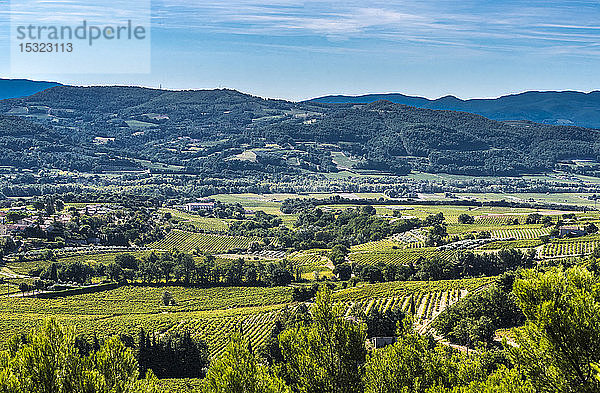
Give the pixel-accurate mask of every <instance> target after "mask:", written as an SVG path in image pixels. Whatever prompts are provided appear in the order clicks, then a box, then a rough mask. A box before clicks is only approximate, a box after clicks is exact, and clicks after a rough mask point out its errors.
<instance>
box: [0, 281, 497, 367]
mask: <svg viewBox="0 0 600 393" xmlns="http://www.w3.org/2000/svg"><path fill="white" fill-rule="evenodd" d="M488 283H489V279H472V280H451V281H439V282H406V283H402V282H395V283H382V284H364V285H361V286H359V287H355V288H348V289H343V290H339V291H336V292H335V295H334V296H335V300H336V301H337V302H339V303H340V304H344V305H345V306H344V307H346V308H347V309H349V308H350V307H363V310H364V311H368V309H369V308H371V307H377V308H379V309H381V310H384V309H387V308H390V307H401V308H402V309H404V310H407V307H408V304H409V299H410V298H411V297H412V299H413V301H414V303H415V306H416V308H417V319H418V321H420V322H423V321H425V320H427V319H430V318H432V317H433V316H434V315H437V313H439V312H440V311H441V310H442V309H443V308H445V307H446V306H447V305H449V304H452V303H453V302H455V301H457V300H458V299H460V298H462V297H464V296H466V295H467V294H468V293H469V291H473V290H477V289H478V288H481V287H482V286H484V285H486V284H488ZM165 290H168V291H169V292H170V293H171V294H172V296H173V298H174V299H175V302H176V304H175V305H173V306H164V305H163V304H162V301H161V297H162V294H163V293H164V291H165ZM291 300H292V299H291V289H290V288H287V287H279V288H242V287H234V288H207V289H201V288H183V287H167V288H159V287H139V286H124V287H120V288H117V289H114V290H110V291H105V292H98V293H92V294H84V295H73V296H69V297H66V298H59V299H35V298H10V299H9V298H2V299H0V305H1V306H2V310H3V311H2V318H0V328H2V329H3V331H4V332H5V334H3V336H2V339H0V347H3V348H5V347H6V345H7V340H8V339H9V337H10V336H11V335H13V334H20V333H22V332H24V331H26V330H28V329H30V328H31V327H33V326H35V325H36V324H37V323H39V322H40V321H42V320H44V319H47V318H54V319H56V320H58V321H60V322H61V323H64V324H66V325H69V326H73V327H74V328H75V329H76V331H77V332H79V333H85V334H88V335H91V334H96V335H97V336H98V337H106V336H107V335H112V334H117V333H124V332H125V333H127V334H129V335H132V336H134V337H135V335H136V334H137V332H138V331H139V329H140V328H141V327H143V328H144V329H145V330H147V331H156V332H160V333H167V332H170V331H189V332H190V333H192V335H193V336H194V337H198V338H202V339H203V340H205V341H206V342H207V343H208V345H209V351H210V354H211V356H212V357H215V356H218V354H219V353H220V352H221V351H222V350H223V349H224V347H225V345H226V344H227V341H228V338H229V336H230V335H231V334H232V333H233V332H235V331H240V330H241V331H242V333H243V334H244V335H245V336H246V337H248V338H249V340H250V342H251V343H252V344H253V346H254V345H256V346H259V345H260V344H261V343H262V342H263V341H264V340H265V338H266V337H267V335H268V334H269V332H270V330H271V328H272V326H273V323H274V322H275V320H276V318H277V315H278V314H279V313H280V312H281V311H282V310H283V309H284V308H286V307H294V303H293V302H292V301H291Z"/></svg>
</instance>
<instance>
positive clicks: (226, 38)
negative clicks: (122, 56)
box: [0, 0, 600, 100]
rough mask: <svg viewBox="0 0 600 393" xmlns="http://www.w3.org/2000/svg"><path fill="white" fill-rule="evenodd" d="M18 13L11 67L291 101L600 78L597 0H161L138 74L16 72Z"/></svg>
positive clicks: (547, 86)
mask: <svg viewBox="0 0 600 393" xmlns="http://www.w3.org/2000/svg"><path fill="white" fill-rule="evenodd" d="M15 1H16V0H15ZM36 1H37V0H36ZM40 2H41V3H42V1H40ZM43 3H45V4H48V3H63V4H64V3H69V4H71V5H73V6H78V7H80V8H81V9H82V10H84V11H83V12H84V13H85V8H86V7H90V6H93V4H92V3H94V1H93V0H92V1H81V0H57V1H54V0H44V1H43ZM115 4H118V2H115ZM115 7H116V6H115ZM90 10H91V9H90ZM107 11H108V12H112V11H115V12H116V9H115V10H107ZM31 12H32V14H35V12H36V10H35V9H32V10H31ZM90 12H97V10H96V11H90ZM9 15H10V7H9V3H8V2H6V1H2V0H0V18H1V20H2V22H0V23H1V24H0V53H4V54H6V56H4V55H2V56H0V75H2V76H3V77H29V78H35V79H51V80H59V81H61V82H64V83H73V84H136V85H144V86H153V87H158V86H159V85H162V86H163V87H166V88H173V89H184V88H194V89H195V88H215V87H229V88H235V89H238V90H242V91H245V92H249V93H253V94H256V95H260V96H265V97H277V98H287V99H293V100H299V99H305V98H310V97H314V96H319V95H324V94H339V93H341V94H365V93H376V92H377V93H381V92H401V93H405V94H412V95H421V96H426V97H430V98H436V97H440V96H444V95H447V94H453V95H456V96H458V97H461V98H472V97H495V96H499V95H503V94H509V93H516V92H521V91H525V90H581V91H591V90H598V89H600V72H599V71H598V70H600V2H598V1H556V0H545V1H540V0H529V1H516V0H515V1H501V0H498V1H473V0H463V1H456V0H454V1H448V0H430V1H411V2H408V1H394V0H389V1H352V0H351V1H296V0H267V1H261V2H259V1H253V0H231V1H214V0H195V1H190V0H155V1H153V2H152V73H150V74H131V75H125V74H122V75H119V74H114V75H98V74H90V75H85V74H84V75H68V74H67V75H53V74H36V75H23V74H20V73H19V72H11V70H10V66H9V65H10V64H9V61H8V53H9V50H8V32H9V22H8V20H9Z"/></svg>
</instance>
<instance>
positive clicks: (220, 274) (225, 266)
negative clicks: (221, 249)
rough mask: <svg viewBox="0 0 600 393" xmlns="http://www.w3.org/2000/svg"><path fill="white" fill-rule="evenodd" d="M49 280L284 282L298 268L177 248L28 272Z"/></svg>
mask: <svg viewBox="0 0 600 393" xmlns="http://www.w3.org/2000/svg"><path fill="white" fill-rule="evenodd" d="M29 274H30V275H31V276H34V277H39V278H40V279H42V280H46V281H49V282H77V283H80V284H84V283H86V282H89V281H90V280H91V279H92V278H93V277H104V276H106V277H108V278H109V279H110V280H112V281H117V282H134V281H137V282H143V283H148V284H151V283H170V282H176V283H178V284H181V285H201V286H213V285H228V286H241V285H248V286H285V285H288V284H290V283H291V282H292V280H294V279H295V278H298V277H299V270H298V268H297V267H296V266H295V265H294V264H293V263H292V262H290V261H288V260H281V261H277V262H268V263H265V262H262V261H246V260H244V259H243V258H238V259H231V260H223V261H217V259H216V258H215V257H214V256H213V255H211V254H202V255H200V256H198V257H196V258H194V257H193V256H192V255H190V254H187V253H183V252H180V251H177V250H171V251H168V252H164V253H160V254H158V253H155V252H151V253H150V254H148V255H146V256H143V257H141V258H138V257H136V256H135V255H133V254H129V253H123V254H117V255H116V256H115V262H114V263H112V264H110V265H103V264H98V265H95V266H91V265H87V264H84V263H81V262H72V263H66V262H53V263H51V264H50V265H49V266H48V267H46V268H35V269H33V270H31V271H30V273H29Z"/></svg>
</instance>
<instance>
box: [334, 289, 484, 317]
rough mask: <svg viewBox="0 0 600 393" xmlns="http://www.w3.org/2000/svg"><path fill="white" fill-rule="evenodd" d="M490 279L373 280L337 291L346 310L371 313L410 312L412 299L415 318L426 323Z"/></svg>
mask: <svg viewBox="0 0 600 393" xmlns="http://www.w3.org/2000/svg"><path fill="white" fill-rule="evenodd" d="M490 282H491V279H489V278H482V279H469V280H446V281H435V282H424V281H407V282H392V283H381V284H370V285H364V286H360V287H356V288H348V289H345V290H342V291H338V292H336V293H335V299H336V300H337V301H339V302H340V303H342V304H344V307H345V308H346V313H349V312H350V311H351V310H352V309H353V308H354V309H356V308H358V309H360V310H362V311H364V312H365V313H368V312H369V311H370V310H371V309H372V308H373V307H375V309H377V310H379V311H385V310H387V309H391V308H400V309H402V310H403V311H405V312H406V311H408V310H409V309H410V308H411V303H412V304H414V307H415V310H416V313H415V315H414V317H415V322H417V323H419V324H423V323H425V322H426V321H428V320H431V319H433V318H435V317H436V316H437V315H438V314H439V313H440V312H442V311H443V310H444V309H445V308H446V307H448V306H449V305H451V304H454V303H456V302H457V301H459V300H460V299H462V298H463V297H465V296H466V295H467V294H468V293H470V292H472V291H475V290H477V289H479V288H482V287H484V286H485V285H488V284H489V283H490Z"/></svg>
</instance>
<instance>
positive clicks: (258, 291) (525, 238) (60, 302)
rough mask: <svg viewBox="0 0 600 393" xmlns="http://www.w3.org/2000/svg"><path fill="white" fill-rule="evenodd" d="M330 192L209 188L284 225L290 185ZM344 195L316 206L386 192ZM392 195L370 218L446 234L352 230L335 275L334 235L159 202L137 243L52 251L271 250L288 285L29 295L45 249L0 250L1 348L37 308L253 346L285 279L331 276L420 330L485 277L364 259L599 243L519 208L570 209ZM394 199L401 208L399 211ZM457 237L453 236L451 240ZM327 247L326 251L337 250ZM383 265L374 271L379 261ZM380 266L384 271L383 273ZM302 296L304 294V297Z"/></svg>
mask: <svg viewBox="0 0 600 393" xmlns="http://www.w3.org/2000/svg"><path fill="white" fill-rule="evenodd" d="M340 158H341V157H340ZM331 195H332V194H305V195H291V194H277V195H258V194H238V195H218V196H215V199H216V200H219V201H221V202H223V203H240V204H241V205H242V206H243V207H244V208H245V209H246V211H247V212H246V218H247V219H252V217H253V216H254V213H255V212H258V211H263V212H265V213H268V214H273V215H276V216H277V217H279V218H281V219H282V221H283V224H284V225H285V226H286V227H288V228H289V229H291V232H293V231H296V230H297V228H298V227H295V226H294V223H295V222H296V220H297V218H298V216H299V214H283V213H282V212H281V210H280V208H281V205H282V202H283V200H285V199H287V198H294V197H300V198H309V197H310V198H316V199H325V198H328V197H330V196H331ZM343 196H344V197H345V198H348V199H349V202H348V203H347V204H344V205H338V204H335V205H324V206H320V208H321V209H323V210H327V211H333V212H336V211H340V210H344V209H350V208H357V207H361V206H362V205H360V204H358V203H356V204H352V199H358V198H365V197H369V198H381V197H384V196H383V195H382V194H377V193H372V194H359V193H356V194H343ZM393 203H394V204H393V205H377V206H375V212H376V216H377V217H376V219H377V220H379V221H380V222H381V221H382V220H385V221H384V222H383V223H384V224H386V223H387V222H392V221H395V220H400V219H402V218H404V219H407V218H419V219H421V220H424V219H425V218H427V217H428V216H430V215H435V214H438V213H440V212H441V213H443V215H444V218H445V224H446V228H447V234H444V235H443V237H442V240H443V241H442V243H441V245H439V246H438V247H431V246H426V241H427V240H428V235H429V232H430V228H431V227H428V226H425V225H423V224H415V226H414V227H412V226H411V228H413V229H411V230H410V231H406V232H403V233H396V234H393V235H387V237H386V238H383V239H381V240H377V241H369V242H364V243H361V241H363V240H360V241H355V242H352V243H350V242H349V244H348V252H347V255H345V262H346V263H349V264H350V265H351V267H352V275H351V278H350V280H348V281H344V282H340V281H339V280H338V279H337V278H336V277H335V275H334V274H333V271H334V268H335V266H334V264H333V262H332V260H330V258H329V257H330V256H331V255H334V253H331V254H330V252H331V249H329V248H326V247H332V246H331V245H330V244H326V243H319V245H318V246H314V247H322V248H313V249H303V248H305V247H306V246H304V245H302V244H301V245H300V246H296V245H295V244H294V246H293V247H289V248H283V247H278V243H277V241H273V240H275V239H276V237H269V238H268V239H269V240H271V245H273V246H274V247H263V249H262V250H261V249H258V250H254V249H253V250H252V251H250V250H248V249H249V248H250V246H251V244H252V243H254V242H256V243H258V244H263V243H265V242H264V239H263V238H262V237H256V236H255V237H252V236H230V235H227V233H228V230H229V228H230V225H231V223H232V222H234V220H230V219H218V218H212V217H210V218H209V217H201V216H199V215H194V214H188V213H185V212H181V211H178V210H174V209H168V208H160V209H157V212H159V213H160V214H156V216H158V217H163V216H164V213H170V214H171V220H169V222H165V223H164V228H165V231H166V235H165V236H164V238H162V239H160V240H158V241H154V242H151V243H149V244H148V243H146V244H145V245H144V246H143V247H139V248H135V247H124V248H108V247H107V248H102V247H91V246H90V247H81V248H77V250H66V249H65V250H57V252H56V253H55V256H56V257H55V258H54V260H55V261H57V262H59V263H64V264H67V265H68V264H69V263H72V262H82V263H84V264H86V265H91V266H95V265H98V264H102V265H111V264H113V263H114V262H115V257H116V256H117V255H119V254H122V253H125V252H127V253H130V254H134V255H135V256H136V257H138V258H142V257H144V256H147V255H148V254H149V253H151V252H152V251H155V252H158V253H161V252H163V251H168V250H171V249H178V250H180V251H183V252H187V253H192V254H193V255H194V256H195V260H196V261H200V260H203V261H204V258H205V257H204V256H201V255H198V254H197V253H195V251H196V250H199V251H201V252H207V253H210V254H212V255H213V256H214V257H215V259H214V262H215V265H214V266H215V271H225V269H227V268H229V267H230V266H233V265H234V264H233V263H232V260H236V259H238V258H241V259H244V260H245V261H250V262H252V263H251V264H250V265H252V264H254V263H256V264H260V263H264V264H265V266H266V265H270V267H271V268H272V266H276V265H280V264H279V262H285V261H289V262H291V263H290V266H293V269H297V268H299V273H300V277H301V279H300V280H298V281H300V282H294V280H292V283H291V284H290V285H285V284H283V285H285V286H279V287H273V288H270V287H251V286H236V287H225V286H221V285H225V282H226V279H225V278H222V279H219V278H218V279H217V281H215V282H212V283H211V284H209V285H214V287H211V288H200V287H187V288H186V287H184V286H182V285H183V284H182V283H181V282H169V283H168V285H167V284H165V281H164V279H162V278H160V279H157V280H154V281H153V282H156V283H155V284H152V285H145V286H142V285H141V284H140V283H141V282H142V279H140V278H139V276H136V278H135V279H132V280H130V281H129V285H125V284H123V285H121V286H119V287H118V288H117V289H112V290H107V291H103V292H96V293H89V294H79V295H70V296H66V297H62V298H56V299H37V298H31V297H23V296H18V295H15V294H16V293H18V292H19V284H20V283H22V282H26V283H28V284H31V283H33V282H34V278H33V277H27V274H29V272H30V271H31V270H32V269H34V268H37V267H47V266H49V264H50V263H52V262H51V261H48V260H44V259H43V258H42V257H41V255H42V253H39V255H38V254H35V253H32V254H31V255H29V254H27V255H24V256H22V257H21V258H20V260H19V258H18V256H13V258H10V259H9V258H7V260H6V262H5V263H4V266H2V271H1V272H0V274H1V275H2V276H4V277H6V278H9V277H10V280H9V281H10V284H5V285H1V286H0V293H3V294H8V293H10V294H12V297H7V296H3V297H1V298H0V306H2V315H1V317H0V328H2V329H3V331H4V332H5V334H4V335H3V337H2V338H0V348H6V346H7V342H8V339H9V337H10V336H11V335H12V334H21V333H23V332H25V331H27V330H29V329H30V328H31V327H34V326H36V325H37V324H39V323H40V322H41V321H42V320H44V319H47V318H54V319H56V320H57V321H59V322H60V323H62V324H65V325H68V326H72V327H73V328H74V329H75V330H76V331H77V332H78V333H85V334H87V335H94V334H95V335H97V336H98V337H100V338H102V337H106V336H110V335H113V334H123V333H125V334H128V335H131V336H133V337H136V335H137V333H138V332H139V329H140V328H144V329H145V330H146V331H148V332H153V333H156V334H160V335H164V334H166V333H171V332H173V333H174V332H189V333H190V334H191V335H192V337H194V338H197V339H202V340H204V341H205V342H206V343H207V345H208V348H209V353H210V357H211V358H212V359H214V358H217V357H219V355H220V354H221V353H222V352H223V350H224V348H225V346H226V345H227V343H228V340H229V338H230V336H231V334H232V333H234V332H242V334H243V335H244V336H245V337H246V338H248V339H249V341H250V343H251V344H252V347H253V348H258V347H260V345H261V344H262V343H264V341H265V340H266V338H267V337H268V336H269V334H270V332H271V330H272V328H273V326H274V324H275V322H276V321H277V318H278V316H280V315H281V313H283V312H284V311H286V310H290V309H294V308H295V307H297V306H298V303H297V302H295V301H294V300H293V299H294V296H297V293H298V291H294V289H293V287H294V286H306V287H310V286H311V285H312V284H313V283H315V282H319V281H329V282H331V283H332V286H334V288H335V289H334V294H333V296H334V301H335V302H336V304H337V306H339V308H340V310H341V312H342V313H345V314H346V315H351V314H355V313H358V312H359V311H360V312H364V313H369V312H370V311H371V310H379V311H382V312H383V311H386V310H391V309H400V310H403V311H404V312H413V313H414V314H413V317H414V321H415V324H416V326H417V328H418V330H419V331H420V332H427V331H430V329H431V327H430V326H431V324H432V323H433V321H434V320H435V319H436V317H437V316H438V315H439V314H440V313H441V312H442V311H443V310H445V309H446V308H447V307H449V306H450V305H453V304H455V303H456V302H459V301H460V300H461V299H464V298H466V297H468V296H469V295H470V294H473V293H477V292H478V291H480V290H482V289H484V288H486V287H487V286H489V285H490V284H491V282H492V280H493V279H494V278H493V277H481V278H473V279H456V280H443V281H430V282H427V281H391V282H380V283H375V284H367V283H365V281H369V279H368V278H365V277H366V276H363V273H361V270H362V271H364V270H369V269H366V267H367V266H370V267H371V268H372V269H378V268H380V267H379V265H381V264H384V265H395V266H403V265H411V264H413V265H415V266H416V267H421V266H425V265H427V264H423V265H419V264H420V262H421V261H422V260H431V259H434V258H439V259H441V260H443V261H445V262H449V261H455V260H457V256H458V255H459V253H461V252H462V250H463V249H468V250H469V251H472V252H474V253H475V254H482V253H489V254H493V253H498V251H499V250H502V249H520V250H528V249H534V250H535V251H536V252H537V258H538V260H546V261H556V260H560V259H561V258H565V259H566V258H570V257H576V256H579V255H582V254H591V253H592V252H593V250H594V249H595V248H596V247H599V246H600V236H599V235H590V236H583V237H580V238H574V239H548V238H547V236H548V235H549V234H550V231H551V230H552V229H554V225H551V226H548V227H544V226H543V225H542V224H525V221H526V219H527V215H528V214H531V213H538V214H540V215H542V216H545V215H549V216H551V217H552V219H553V223H555V222H556V221H557V220H558V218H559V216H562V215H563V214H565V213H567V212H562V211H554V210H547V211H544V210H534V209H521V208H504V207H467V206H443V205H442V206H433V205H431V206H430V205H425V204H423V205H408V204H402V203H401V202H400V201H398V204H396V202H395V201H394V202H393ZM398 211H400V212H401V214H400V215H399V214H398ZM461 214H468V215H470V216H472V217H473V219H474V222H473V223H471V224H461V223H459V222H458V217H459V216H460V215H461ZM399 216H401V217H399ZM575 216H576V219H573V220H569V222H568V225H575V226H581V227H583V226H584V225H586V224H587V223H589V222H596V223H598V222H599V221H600V220H599V217H600V215H599V214H598V212H596V211H586V212H575ZM516 221H518V223H517V222H516ZM161 224H163V223H161ZM599 226H600V224H599ZM317 232H318V231H317ZM482 232H488V233H489V235H490V236H491V238H490V239H481V238H478V236H479V235H480V234H482ZM388 234H389V232H388ZM486 235H487V234H486ZM377 238H379V237H371V236H365V237H363V238H361V239H377ZM284 239H285V238H284ZM456 239H459V241H458V242H456ZM465 242H466V243H469V242H470V243H469V244H466V243H465ZM544 242H546V243H544ZM357 243H358V244H357ZM444 243H449V244H444ZM290 244H293V243H290ZM313 244H317V243H313ZM351 244H352V245H351ZM427 244H431V243H430V242H429V243H427ZM350 245H351V246H350ZM331 258H332V259H334V256H331ZM342 262H343V260H342ZM282 264H283V263H282ZM286 266H287V265H286ZM371 268H370V269H371ZM381 269H382V271H383V268H381ZM390 270H393V269H390ZM297 272H298V270H295V273H294V277H296V273H297ZM261 274H264V273H261ZM221 277H225V276H221ZM348 277H350V276H348ZM385 277H386V278H385V279H390V278H389V276H385ZM396 277H398V276H396ZM419 277H425V276H419ZM438 277H439V276H438ZM456 277H461V276H456ZM102 279H104V278H102ZM413 279H414V277H413ZM219 280H221V281H219ZM376 280H377V279H376ZM382 280H383V279H382ZM94 282H98V281H94ZM240 282H241V281H238V282H237V283H236V285H245V284H244V283H242V284H239V283H240ZM288 282H289V281H288ZM286 284H287V283H286ZM202 285H204V284H202ZM265 285H271V284H265ZM275 285H279V284H275ZM165 291H168V292H170V294H171V296H172V298H173V299H174V303H173V304H172V305H169V306H165V305H164V302H163V294H164V292H165ZM296 299H298V297H296ZM311 301H312V300H307V305H308V306H309V307H310V304H311ZM160 383H161V388H162V389H164V390H165V391H185V390H189V389H190V388H191V387H194V386H197V383H198V381H197V380H179V379H175V380H163V381H161V382H160Z"/></svg>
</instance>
